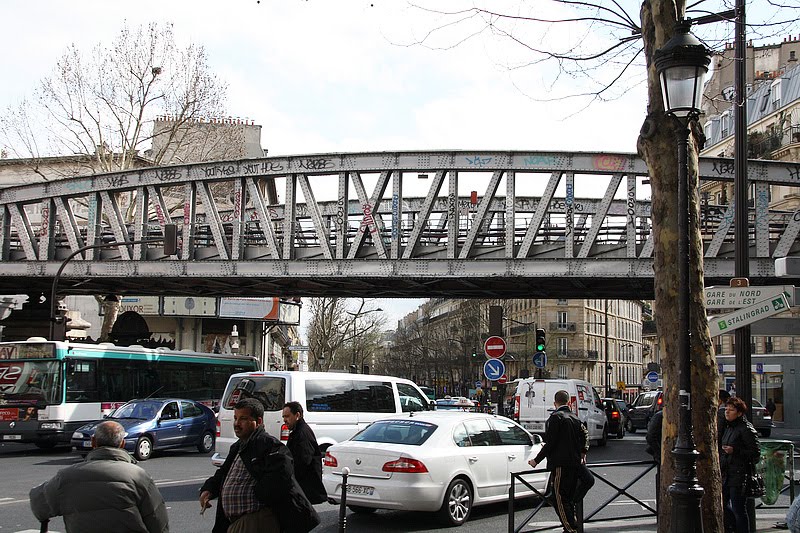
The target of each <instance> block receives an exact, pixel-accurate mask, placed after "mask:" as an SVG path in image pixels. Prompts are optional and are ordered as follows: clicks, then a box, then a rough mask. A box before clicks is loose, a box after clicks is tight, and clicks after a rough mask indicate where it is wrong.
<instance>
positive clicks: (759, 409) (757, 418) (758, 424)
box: [753, 398, 774, 438]
mask: <svg viewBox="0 0 800 533" xmlns="http://www.w3.org/2000/svg"><path fill="white" fill-rule="evenodd" d="M773 425H774V424H773V423H772V416H770V414H769V413H768V412H767V409H766V408H765V407H764V406H763V405H761V402H759V401H758V400H756V399H755V398H753V427H754V428H756V429H757V430H758V432H759V433H761V436H762V437H765V438H766V437H769V436H770V434H772V427H773Z"/></svg>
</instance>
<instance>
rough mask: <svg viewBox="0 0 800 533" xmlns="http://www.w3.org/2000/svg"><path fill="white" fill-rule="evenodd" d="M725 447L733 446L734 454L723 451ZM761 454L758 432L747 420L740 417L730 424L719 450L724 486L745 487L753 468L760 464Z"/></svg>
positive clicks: (723, 435) (721, 440)
mask: <svg viewBox="0 0 800 533" xmlns="http://www.w3.org/2000/svg"><path fill="white" fill-rule="evenodd" d="M723 446H732V447H733V453H731V454H728V453H725V452H724V451H722V447H723ZM760 453H761V452H760V448H759V444H758V432H757V431H756V428H754V427H753V424H751V423H750V421H749V420H747V418H745V417H744V416H740V417H739V418H737V419H736V420H734V421H733V422H728V425H727V427H726V428H725V433H723V434H722V439H720V448H719V466H720V470H721V471H722V483H723V485H725V484H727V485H728V486H729V487H742V486H744V483H745V480H746V479H747V475H748V474H749V472H750V470H751V468H752V467H753V466H754V465H755V464H756V463H757V462H758V459H759V454H760Z"/></svg>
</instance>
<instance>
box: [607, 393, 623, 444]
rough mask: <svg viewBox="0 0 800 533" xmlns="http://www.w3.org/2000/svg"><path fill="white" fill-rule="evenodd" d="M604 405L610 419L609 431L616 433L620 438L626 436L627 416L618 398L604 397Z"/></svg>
mask: <svg viewBox="0 0 800 533" xmlns="http://www.w3.org/2000/svg"><path fill="white" fill-rule="evenodd" d="M603 407H604V408H605V410H606V418H607V419H608V433H609V434H612V435H616V437H617V438H618V439H621V438H623V437H624V436H625V417H624V416H622V412H621V411H620V409H619V405H617V400H616V398H603Z"/></svg>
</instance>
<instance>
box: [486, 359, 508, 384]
mask: <svg viewBox="0 0 800 533" xmlns="http://www.w3.org/2000/svg"><path fill="white" fill-rule="evenodd" d="M505 373H506V365H504V364H503V361H501V360H500V359H489V360H488V361H486V362H485V363H484V364H483V375H484V376H486V379H488V380H490V381H497V380H498V379H500V378H501V377H502V376H503V374H505Z"/></svg>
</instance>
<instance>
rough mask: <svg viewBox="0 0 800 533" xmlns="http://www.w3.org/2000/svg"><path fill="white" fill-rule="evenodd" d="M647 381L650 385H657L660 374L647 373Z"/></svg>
mask: <svg viewBox="0 0 800 533" xmlns="http://www.w3.org/2000/svg"><path fill="white" fill-rule="evenodd" d="M647 381H649V382H650V383H657V382H658V372H648V373H647Z"/></svg>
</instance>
